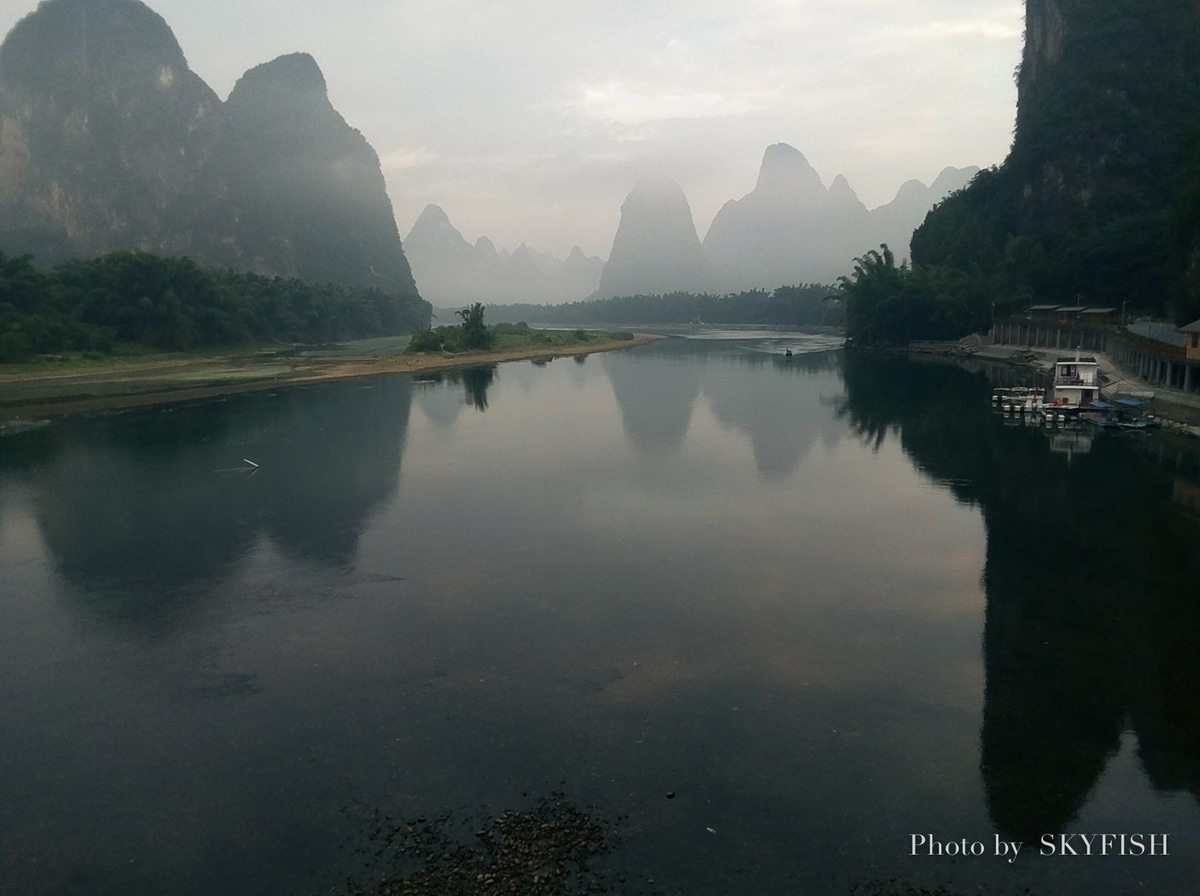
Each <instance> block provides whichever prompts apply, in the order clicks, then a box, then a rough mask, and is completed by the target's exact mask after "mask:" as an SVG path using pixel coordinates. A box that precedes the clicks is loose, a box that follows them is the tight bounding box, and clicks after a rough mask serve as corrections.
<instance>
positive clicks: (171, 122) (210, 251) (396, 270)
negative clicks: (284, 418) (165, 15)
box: [0, 0, 413, 291]
mask: <svg viewBox="0 0 1200 896" xmlns="http://www.w3.org/2000/svg"><path fill="white" fill-rule="evenodd" d="M252 76H253V77H252ZM293 76H295V77H296V83H295V84H294V86H293V87H292V88H291V89H290V90H289V89H284V88H282V87H281V86H280V82H281V81H282V80H284V79H287V78H290V77H293ZM243 80H244V81H246V82H247V83H246V84H245V85H244V86H243V85H239V87H240V88H242V89H241V90H240V91H235V93H238V94H239V96H238V97H237V102H236V103H234V102H232V101H231V103H230V104H228V105H227V104H223V103H222V102H221V101H220V100H219V98H218V97H217V96H216V94H214V93H213V91H212V90H211V89H210V88H209V87H208V85H206V84H205V83H204V81H203V80H202V79H201V78H200V77H199V76H197V75H196V74H195V73H194V72H192V71H191V69H190V68H189V67H188V64H187V60H186V59H185V58H184V56H183V53H182V51H181V50H180V48H179V44H178V43H177V42H176V40H175V37H174V35H173V34H172V33H171V29H170V28H169V27H168V26H167V23H166V22H165V21H163V19H162V18H161V17H160V16H159V15H157V14H156V13H154V12H153V11H151V10H150V9H149V8H148V7H146V6H145V5H144V4H143V3H140V2H138V0H45V2H42V3H41V4H40V5H39V6H38V8H37V10H36V11H35V12H33V13H31V14H30V15H28V16H26V17H25V18H24V19H22V20H21V21H20V22H19V23H18V24H17V25H16V27H14V28H13V30H12V31H11V32H10V33H9V35H8V36H7V37H6V38H5V40H4V43H3V44H2V45H0V250H2V251H5V252H8V253H10V254H15V253H24V252H29V253H32V254H34V255H35V256H36V257H37V258H38V259H39V261H43V262H54V261H58V260H61V259H63V258H67V257H88V256H93V255H98V254H102V253H105V252H111V251H116V250H124V249H134V250H142V251H147V252H152V253H157V254H163V255H186V256H190V257H191V258H193V259H194V260H196V261H198V262H200V263H201V264H206V265H211V266H216V267H230V268H234V269H238V270H250V271H255V272H258V273H265V274H278V275H282V276H296V275H300V276H307V277H314V278H319V279H326V280H335V281H350V282H360V283H373V284H377V285H380V286H387V287H389V288H392V289H397V290H406V291H412V290H413V283H412V277H411V274H410V273H409V272H408V268H407V263H406V262H405V261H404V258H403V253H402V251H401V249H400V242H399V237H398V235H397V233H396V227H395V222H394V220H391V219H390V204H389V202H388V199H387V195H386V193H385V192H384V188H383V178H382V175H381V174H380V173H379V165H378V160H377V159H375V157H374V153H373V152H372V151H371V150H370V147H368V146H367V145H366V141H365V140H363V139H362V137H361V135H358V134H357V133H356V132H353V131H352V130H351V129H350V128H349V127H348V126H347V125H346V124H345V122H344V121H342V120H341V118H340V116H338V115H337V114H336V112H334V111H333V110H332V107H329V105H328V100H327V99H325V98H324V82H323V79H322V78H321V77H320V72H319V70H317V69H316V65H315V63H312V62H311V60H309V59H307V58H305V59H302V60H293V59H287V60H284V61H277V62H276V63H272V64H268V65H267V66H262V67H260V69H256V70H255V71H254V72H251V73H248V74H247V77H246V79H243ZM267 96H269V97H270V100H271V101H272V102H275V103H277V104H278V105H277V106H276V108H274V109H272V110H267V109H266V108H265V106H266V99H265V98H266V97H267ZM231 99H232V98H231ZM322 100H324V104H323V105H322ZM248 110H256V111H257V112H259V113H261V114H260V120H259V121H258V122H252V121H250V120H249V118H248V116H247V114H246V113H247V111H248ZM300 139H304V140H307V141H311V146H308V147H305V148H304V149H303V150H301V149H298V147H297V142H298V141H299V140H300ZM322 166H324V167H323V168H322ZM334 255H336V257H332V256H334Z"/></svg>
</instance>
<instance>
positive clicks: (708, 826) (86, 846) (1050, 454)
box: [0, 330, 1200, 896]
mask: <svg viewBox="0 0 1200 896" xmlns="http://www.w3.org/2000/svg"><path fill="white" fill-rule="evenodd" d="M686 335H687V338H671V339H666V340H663V341H661V342H658V343H655V344H653V345H649V346H644V347H641V348H637V349H633V350H628V351H618V352H611V353H606V354H603V355H593V356H587V357H581V358H578V359H572V358H559V359H556V360H554V361H552V362H550V363H543V364H536V363H528V362H518V363H512V364H505V365H502V366H499V367H494V368H481V369H476V370H471V371H460V372H453V373H444V374H440V375H437V376H427V377H409V376H389V377H379V378H375V379H370V380H358V381H348V382H340V383H329V384H321V385H315V386H310V387H297V388H292V389H282V390H280V391H278V392H275V393H269V394H268V393H255V394H248V395H242V396H231V397H229V398H228V399H226V400H221V401H210V402H204V403H197V404H192V405H186V406H178V407H168V408H161V409H149V410H139V411H133V412H127V413H121V414H107V415H94V416H89V417H78V418H73V419H70V420H64V421H59V422H57V423H55V424H53V425H50V426H45V427H42V428H38V429H34V430H30V431H26V432H21V433H11V434H8V435H4V436H2V437H0V756H2V757H3V764H2V765H0V893H4V894H6V896H7V894H9V893H12V894H14V896H17V894H21V896H27V894H29V896H33V894H53V896H65V894H88V896H108V894H114V896H115V894H122V896H143V894H145V896H151V894H154V896H175V894H178V896H192V894H197V896H198V894H212V893H222V894H231V896H242V894H255V896H258V894H262V896H267V894H281V893H288V894H303V896H309V894H313V896H315V894H317V893H337V892H341V891H343V890H344V887H345V881H346V879H347V877H350V878H352V879H353V878H355V876H356V875H358V877H359V879H361V878H362V877H363V876H364V875H366V876H369V875H371V874H378V873H380V871H379V869H380V868H381V867H382V866H381V865H380V864H379V863H380V862H382V861H386V857H385V859H383V860H381V859H379V858H378V856H377V855H375V856H373V857H372V858H371V860H370V861H369V862H365V863H364V861H363V855H364V849H365V846H364V844H366V842H367V841H369V840H370V837H371V834H372V831H370V830H368V829H369V828H370V826H371V824H372V819H377V818H379V817H385V816H395V817H398V818H407V817H409V816H412V817H414V818H415V817H418V816H419V817H422V818H424V817H429V818H434V817H443V815H444V814H445V813H448V814H449V816H451V817H456V818H457V817H464V818H465V817H475V816H479V817H487V816H494V815H496V814H498V813H499V812H501V811H503V810H505V809H510V808H511V809H515V810H524V809H527V808H528V807H530V806H532V805H533V804H534V803H535V802H536V800H538V799H541V798H543V797H545V796H546V795H548V794H551V793H562V794H563V795H564V797H563V798H564V799H566V800H569V801H570V802H571V803H572V804H574V805H576V806H579V807H586V808H587V811H589V812H592V813H594V814H595V815H596V816H597V817H600V818H603V819H605V820H606V824H609V825H611V826H612V827H613V828H615V830H616V831H617V833H618V835H619V844H618V845H616V846H615V847H614V849H613V850H612V851H611V852H610V853H609V854H607V855H605V856H604V857H603V865H604V867H605V868H606V869H608V871H606V872H605V873H610V872H611V873H612V874H616V873H618V872H619V873H620V874H621V875H623V877H622V878H620V879H621V880H624V881H625V882H626V883H625V884H623V885H622V886H623V887H625V889H624V890H622V892H635V891H636V892H644V893H663V894H687V896H716V894H732V893H744V894H750V896H754V894H763V896H774V894H780V896H782V894H787V896H795V894H810V893H812V894H825V893H828V894H834V893H848V892H852V888H854V887H856V886H857V887H859V888H860V889H859V890H858V892H884V890H881V889H877V890H875V891H871V890H869V887H871V886H875V887H879V886H881V885H880V884H878V883H877V882H879V881H886V880H889V879H893V878H895V879H899V880H902V881H905V882H906V885H908V884H911V885H912V886H924V887H929V888H933V887H937V886H947V887H950V888H953V889H954V890H956V891H957V890H962V891H967V890H971V891H974V890H973V889H972V888H975V887H977V886H979V885H981V884H986V885H988V886H989V887H990V888H991V889H990V890H988V892H992V893H997V894H1004V893H1021V892H1023V891H1024V890H1025V889H1026V888H1029V889H1030V890H1031V891H1032V892H1033V893H1034V894H1039V893H1040V894H1055V896H1059V894H1080V896H1082V894H1125V893H1132V892H1146V893H1153V894H1156V896H1171V894H1180V896H1182V894H1185V893H1189V894H1190V893H1192V892H1194V886H1195V881H1196V880H1200V696H1198V695H1200V522H1198V520H1200V516H1198V513H1200V463H1198V461H1197V457H1196V453H1195V451H1194V448H1193V447H1192V446H1190V445H1188V444H1187V443H1186V442H1176V441H1172V440H1171V439H1170V438H1168V437H1165V436H1136V437H1134V436H1121V435H1113V434H1108V433H1097V434H1095V436H1094V437H1093V436H1092V435H1091V434H1090V433H1089V434H1083V435H1077V434H1073V433H1065V434H1047V433H1045V432H1041V431H1036V430H1034V429H1031V428H1029V427H1026V426H1020V425H1006V423H1005V421H1004V420H1002V419H1001V418H1000V417H997V416H996V415H994V414H993V413H992V411H991V409H990V406H989V403H988V400H987V399H988V391H989V386H988V381H987V378H986V377H985V376H984V375H982V374H979V373H970V372H966V371H963V370H959V369H957V368H953V367H949V366H936V365H929V364H911V363H908V362H905V361H900V360H888V359H880V358H870V357H860V356H855V355H850V356H847V355H844V354H843V353H842V352H841V351H839V350H837V340H836V339H834V338H832V337H830V336H828V335H822V334H805V333H789V332H783V331H750V330H695V331H692V332H690V333H688V334H686ZM786 349H792V351H793V355H792V357H791V358H787V357H785V356H784V351H785V350H786ZM1101 834H1112V835H1116V836H1114V837H1113V838H1109V839H1101V838H1099V837H1098V836H1097V837H1093V836H1092V835H1101ZM1084 835H1087V836H1084ZM1121 835H1123V837H1122V836H1121ZM1043 838H1046V839H1043ZM1047 843H1049V844H1051V845H1052V847H1053V848H1052V849H1051V848H1050V847H1048V846H1047V845H1046V844H1047ZM1014 844H1020V846H1019V851H1018V852H1017V853H1016V855H1015V858H1014V856H1013V853H1012V850H1013V845H1014ZM1139 844H1140V846H1139ZM1102 849H1103V851H1106V852H1109V853H1110V854H1109V855H1107V856H1102V855H1099V854H1098V853H1099V852H1100V851H1101V850H1102ZM1089 850H1090V851H1091V852H1092V853H1093V854H1092V855H1087V854H1086V852H1087V851H1089ZM964 852H965V853H966V855H962V854H961V853H964ZM1072 852H1075V853H1079V854H1077V855H1072V854H1071V853H1072ZM1122 852H1123V853H1124V854H1119V853H1122ZM972 853H978V854H972ZM1045 853H1050V854H1045ZM1064 853H1066V854H1064ZM1163 853H1165V854H1163ZM1010 860H1011V861H1010ZM364 869H365V870H364ZM612 879H614V880H616V879H618V878H615V877H614V878H612ZM651 881H653V882H652V883H651ZM635 882H636V886H635ZM360 885H362V884H360ZM339 888H343V889H342V890H339Z"/></svg>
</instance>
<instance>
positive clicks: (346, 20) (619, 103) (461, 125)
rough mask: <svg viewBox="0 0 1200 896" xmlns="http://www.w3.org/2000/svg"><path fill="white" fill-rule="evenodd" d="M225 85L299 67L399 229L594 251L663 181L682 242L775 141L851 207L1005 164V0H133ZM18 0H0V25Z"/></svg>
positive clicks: (14, 13)
mask: <svg viewBox="0 0 1200 896" xmlns="http://www.w3.org/2000/svg"><path fill="white" fill-rule="evenodd" d="M147 5H149V6H150V7H151V8H152V9H153V10H155V11H156V12H157V13H159V14H160V15H161V16H162V17H163V18H164V19H166V21H167V23H168V24H169V25H170V26H171V28H172V30H173V31H174V32H175V37H176V39H177V40H178V41H179V44H180V46H181V47H182V48H183V52H184V55H185V56H186V57H187V60H188V63H189V65H190V67H191V68H192V70H193V71H194V72H196V73H197V74H198V75H200V77H201V78H203V79H204V80H205V81H206V82H207V83H208V84H209V86H211V87H212V88H213V89H214V90H215V91H216V92H217V94H218V95H219V96H220V97H221V98H222V99H224V98H225V97H226V96H228V94H229V91H230V90H231V89H232V88H233V85H234V83H235V82H236V81H237V79H238V78H239V77H240V76H241V75H242V74H243V73H244V72H245V71H246V70H248V69H250V68H252V67H253V66H255V65H258V64H260V63H262V62H267V61H269V60H271V59H273V58H275V57H277V56H280V55H282V54H285V53H293V52H299V51H303V52H308V53H310V54H312V56H313V57H314V58H315V59H316V60H317V63H318V65H320V67H321V70H322V71H323V72H324V74H325V80H326V82H327V83H328V86H329V95H330V100H331V101H332V103H333V105H334V107H335V108H336V109H337V110H338V111H339V112H340V113H341V114H342V116H343V117H344V118H345V119H346V120H347V122H349V123H350V125H352V126H353V127H355V128H357V129H358V130H360V131H361V132H362V133H363V134H364V135H365V136H366V138H367V140H368V141H369V142H370V143H371V145H372V146H373V147H374V148H375V150H376V152H377V153H378V154H379V157H380V161H381V163H382V165H383V172H384V177H385V178H386V180H387V184H388V193H389V195H390V197H391V200H392V205H393V208H394V210H395V213H396V222H397V225H398V227H399V230H400V234H401V236H402V237H403V236H405V235H407V233H408V231H409V230H410V229H411V228H412V225H413V223H414V222H415V220H416V218H417V216H418V215H419V214H420V212H421V210H422V209H423V208H424V207H425V206H426V205H427V204H429V203H433V204H436V205H440V206H441V207H442V208H443V209H445V211H446V213H447V214H448V215H449V216H450V219H451V221H452V222H453V223H454V225H455V226H456V227H457V228H458V230H459V231H461V232H462V234H463V236H465V237H466V238H467V239H468V240H469V241H471V242H474V241H475V240H476V239H477V238H478V237H480V236H488V237H490V238H491V239H492V241H493V242H494V243H496V245H497V247H500V248H507V249H509V250H512V249H515V248H517V246H519V245H520V244H521V243H522V242H524V243H526V244H528V245H529V246H531V247H532V248H535V249H538V250H541V251H548V252H552V253H554V254H555V255H557V256H558V257H560V258H564V257H565V256H566V254H567V253H568V252H569V251H570V249H571V248H572V246H575V245H578V246H580V247H581V248H582V249H583V250H584V251H585V252H586V253H587V254H589V255H598V256H600V257H602V258H607V257H608V253H609V250H610V249H611V248H612V241H613V236H614V235H615V233H616V229H617V225H618V223H619V221H620V208H621V203H622V202H623V201H624V199H625V197H626V195H628V193H629V191H630V190H631V189H632V188H633V187H634V186H635V185H636V184H637V182H638V181H639V180H640V179H641V178H642V177H645V176H647V175H651V174H665V175H667V176H668V177H670V178H672V179H673V180H675V181H677V182H678V183H679V184H680V185H681V186H682V187H683V190H684V193H685V194H686V195H687V196H688V199H689V200H690V202H691V207H692V214H693V218H694V219H695V223H696V228H697V231H698V233H699V235H700V237H701V238H703V236H704V234H705V232H706V231H707V229H708V226H709V224H710V223H711V221H712V218H713V216H714V215H715V214H716V213H717V211H718V210H719V209H720V207H721V206H722V205H723V204H724V203H725V202H726V201H728V200H730V199H738V198H741V197H742V196H744V195H745V194H746V193H748V192H750V191H751V190H752V189H753V188H754V182H755V179H756V177H757V174H758V167H759V164H760V162H761V160H762V155H763V152H764V150H765V149H766V148H767V146H769V145H770V144H772V143H788V144H790V145H791V146H794V147H795V148H796V149H798V150H800V151H801V152H802V153H803V154H804V155H805V157H806V158H807V159H808V161H809V163H810V164H811V165H812V166H813V167H814V168H815V169H816V170H817V172H818V173H819V174H820V175H821V178H822V180H823V181H824V183H825V184H826V186H828V185H829V183H830V182H831V181H832V180H833V179H834V178H835V177H836V176H837V175H839V174H843V175H845V176H846V178H847V179H848V180H849V182H850V185H851V186H852V187H853V188H854V190H855V191H856V192H857V193H858V196H859V198H860V199H861V200H862V201H863V202H864V203H866V205H867V206H868V207H870V208H875V207H876V206H879V205H882V204H884V203H886V202H888V201H890V200H891V199H892V198H893V197H894V196H895V194H896V191H897V189H898V188H899V187H900V185H901V184H902V183H904V182H905V181H907V180H910V179H914V178H915V179H917V180H920V181H923V182H924V183H926V184H929V183H931V182H932V181H933V179H934V178H935V177H937V175H938V173H939V172H940V171H941V170H942V169H943V168H945V167H947V166H954V167H967V166H970V165H976V166H979V167H988V166H991V165H998V164H1000V163H1001V162H1003V161H1004V158H1005V156H1006V155H1007V153H1008V149H1009V146H1010V145H1011V142H1012V130H1013V123H1014V120H1015V116H1016V87H1015V85H1014V82H1013V73H1014V71H1015V69H1016V66H1017V63H1018V62H1019V61H1020V55H1021V44H1022V32H1023V27H1024V3H1023V2H1021V0H906V2H903V3H898V2H896V0H736V2H731V0H720V2H718V0H344V2H341V3H329V2H328V0H319V2H318V0H203V2H197V0H150V2H149V3H148V4H147ZM35 7H36V2H35V0H0V33H4V34H7V33H8V31H9V30H10V29H11V28H12V26H13V25H14V24H15V23H16V22H17V21H18V20H19V19H20V18H22V17H23V16H24V15H26V14H28V13H30V12H32V11H33V10H34V8H35Z"/></svg>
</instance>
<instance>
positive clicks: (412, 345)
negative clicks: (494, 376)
mask: <svg viewBox="0 0 1200 896" xmlns="http://www.w3.org/2000/svg"><path fill="white" fill-rule="evenodd" d="M483 309H484V305H483V303H482V302H476V303H475V304H474V305H471V306H470V307H468V308H463V309H462V310H461V311H457V312H455V313H456V314H457V315H458V316H459V317H461V318H462V323H461V324H459V325H458V326H454V327H434V328H425V329H423V330H418V331H417V332H416V333H413V337H412V340H411V341H410V342H409V344H408V349H407V350H408V351H410V352H465V351H471V350H475V351H487V350H488V349H490V348H491V347H492V346H493V345H494V344H495V342H496V333H495V329H494V328H492V327H489V326H488V325H487V324H485V323H484V322H483Z"/></svg>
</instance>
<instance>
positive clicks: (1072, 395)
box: [1051, 355, 1100, 408]
mask: <svg viewBox="0 0 1200 896" xmlns="http://www.w3.org/2000/svg"><path fill="white" fill-rule="evenodd" d="M1051 395H1052V401H1053V403H1054V404H1055V405H1057V406H1058V407H1067V408H1086V407H1087V406H1088V405H1090V404H1091V403H1092V402H1093V401H1095V400H1097V399H1098V398H1099V397H1100V364H1099V362H1098V361H1097V360H1096V359H1095V358H1090V357H1087V358H1081V357H1079V356H1078V355H1077V356H1076V357H1074V358H1059V359H1058V360H1057V361H1055V362H1054V385H1053V387H1052V392H1051Z"/></svg>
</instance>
